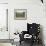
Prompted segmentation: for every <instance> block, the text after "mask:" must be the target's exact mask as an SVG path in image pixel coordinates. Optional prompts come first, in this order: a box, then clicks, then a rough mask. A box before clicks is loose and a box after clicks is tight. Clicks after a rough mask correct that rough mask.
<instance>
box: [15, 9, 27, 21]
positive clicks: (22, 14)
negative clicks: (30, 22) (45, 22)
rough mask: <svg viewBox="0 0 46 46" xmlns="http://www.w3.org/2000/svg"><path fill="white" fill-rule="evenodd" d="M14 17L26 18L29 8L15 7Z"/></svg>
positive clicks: (18, 18)
mask: <svg viewBox="0 0 46 46" xmlns="http://www.w3.org/2000/svg"><path fill="white" fill-rule="evenodd" d="M14 19H17V20H26V19H27V9H14Z"/></svg>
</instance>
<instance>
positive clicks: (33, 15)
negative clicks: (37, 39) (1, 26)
mask: <svg viewBox="0 0 46 46" xmlns="http://www.w3.org/2000/svg"><path fill="white" fill-rule="evenodd" d="M14 9H27V20H14ZM27 22H28V23H33V22H34V23H40V24H41V25H42V27H43V35H44V41H45V42H46V36H45V34H46V16H45V5H44V4H42V3H41V1H40V0H10V1H9V31H10V32H11V33H10V36H11V38H14V37H13V35H14V32H15V31H16V30H19V31H23V30H27ZM45 44H46V43H45Z"/></svg>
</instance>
